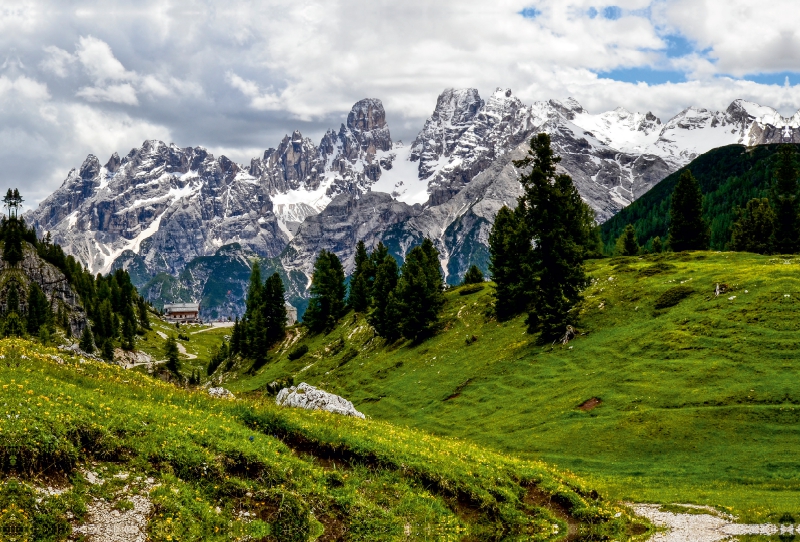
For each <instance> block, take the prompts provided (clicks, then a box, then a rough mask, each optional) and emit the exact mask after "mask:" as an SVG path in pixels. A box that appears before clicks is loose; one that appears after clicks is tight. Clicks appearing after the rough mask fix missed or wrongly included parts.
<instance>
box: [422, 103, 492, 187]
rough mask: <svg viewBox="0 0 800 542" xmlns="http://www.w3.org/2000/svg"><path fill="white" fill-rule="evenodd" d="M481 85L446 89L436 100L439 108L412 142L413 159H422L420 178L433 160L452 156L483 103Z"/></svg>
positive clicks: (425, 175)
mask: <svg viewBox="0 0 800 542" xmlns="http://www.w3.org/2000/svg"><path fill="white" fill-rule="evenodd" d="M483 105H484V102H483V100H482V99H481V97H480V94H478V89H474V88H463V89H452V88H448V89H445V90H444V91H443V92H442V93H441V94H440V95H439V98H438V99H437V100H436V108H435V109H434V110H433V114H431V116H430V118H429V119H428V120H427V121H426V122H425V126H423V128H422V130H421V131H420V133H419V135H417V137H416V139H414V142H413V143H412V144H411V161H412V162H415V161H417V160H419V161H420V164H419V176H420V178H425V177H428V176H429V175H430V174H431V173H432V170H431V167H430V164H429V163H430V162H433V161H436V160H438V159H439V157H440V156H449V155H450V154H451V153H452V152H453V149H454V148H455V145H456V143H457V142H458V139H459V138H460V137H461V136H462V135H463V134H464V132H465V131H467V129H468V128H469V127H470V123H471V122H472V120H473V119H474V118H475V115H477V114H478V111H480V109H481V108H482V107H483Z"/></svg>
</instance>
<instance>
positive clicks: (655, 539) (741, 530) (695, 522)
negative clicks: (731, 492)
mask: <svg viewBox="0 0 800 542" xmlns="http://www.w3.org/2000/svg"><path fill="white" fill-rule="evenodd" d="M628 506H630V507H631V508H632V509H633V511H634V512H636V514H638V515H640V516H642V517H645V518H647V519H649V520H650V521H652V522H653V523H654V524H655V525H658V526H659V527H666V528H667V529H668V530H667V531H666V532H662V533H656V534H655V535H653V536H652V537H651V538H650V540H648V542H720V541H722V540H728V539H730V538H731V537H732V536H742V535H775V534H794V533H796V532H800V526H797V529H798V530H797V531H795V526H793V525H782V526H778V525H773V524H772V523H764V524H747V523H734V522H735V521H736V518H734V517H733V516H729V515H727V514H722V513H720V512H717V511H716V510H714V509H713V508H711V507H705V506H696V505H691V504H682V505H680V506H683V507H685V508H693V509H694V510H696V511H700V510H706V511H708V512H709V513H707V514H704V513H675V512H666V511H663V510H661V507H660V505H658V504H628Z"/></svg>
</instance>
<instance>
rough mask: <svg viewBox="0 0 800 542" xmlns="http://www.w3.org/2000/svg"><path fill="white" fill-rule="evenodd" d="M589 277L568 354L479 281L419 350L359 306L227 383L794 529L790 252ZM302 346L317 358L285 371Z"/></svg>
mask: <svg viewBox="0 0 800 542" xmlns="http://www.w3.org/2000/svg"><path fill="white" fill-rule="evenodd" d="M589 272H590V274H591V276H592V277H593V284H592V285H591V286H590V287H589V288H588V289H587V291H586V292H585V294H586V299H585V302H584V303H583V305H582V306H581V307H580V314H581V319H580V331H581V332H582V333H583V335H581V336H579V337H578V338H577V339H575V340H574V341H572V342H571V343H569V345H567V346H560V345H559V346H555V347H545V348H543V347H540V346H535V341H534V338H533V337H531V336H529V335H527V334H526V333H525V326H524V323H523V317H520V318H518V319H515V320H513V321H510V322H505V323H498V322H496V321H494V320H491V319H489V318H487V317H486V311H487V308H488V307H489V305H490V303H491V288H490V287H489V286H488V285H487V287H486V288H484V289H483V290H482V291H480V292H477V293H472V294H468V295H460V294H461V293H464V291H463V290H458V289H456V290H452V291H450V292H448V293H447V305H446V308H445V313H444V316H443V330H442V331H441V332H440V333H439V334H438V335H437V336H436V337H434V338H432V339H430V340H428V341H426V342H424V343H422V344H419V345H414V344H411V343H403V342H400V343H397V344H393V345H387V344H385V343H384V341H383V340H382V339H380V338H378V337H375V336H374V335H373V332H372V330H371V329H370V328H369V326H367V325H366V324H365V321H364V319H363V318H362V317H361V316H359V315H355V314H352V313H351V314H349V315H348V316H347V317H346V318H344V319H343V320H342V322H341V325H340V326H339V327H338V328H337V329H335V330H334V331H333V332H332V333H330V334H328V335H324V336H323V335H317V336H306V335H305V334H304V333H305V332H304V331H303V330H302V328H299V327H297V328H294V329H293V330H292V331H291V339H290V340H289V341H287V343H285V344H284V345H282V346H281V348H280V349H278V350H277V351H276V352H274V353H273V357H272V361H271V362H270V363H269V364H268V365H267V366H266V367H265V368H264V369H263V370H262V371H261V372H260V373H258V374H256V375H255V376H245V375H241V374H240V375H228V377H226V378H228V379H229V380H228V382H227V383H226V384H225V385H226V386H228V387H230V388H231V389H233V390H235V391H239V392H240V391H246V390H263V387H264V385H265V384H267V383H269V382H271V381H273V380H280V379H287V378H289V377H292V378H293V379H294V381H295V382H300V381H306V382H308V383H311V384H314V385H319V386H321V387H322V388H324V389H326V390H329V391H332V392H335V393H339V394H341V395H343V396H345V397H347V398H348V399H351V400H352V401H353V402H354V403H355V405H356V407H357V408H358V409H360V410H362V411H363V412H364V413H366V414H367V415H369V416H372V417H374V418H375V419H382V420H388V421H391V422H393V423H398V424H401V425H408V426H412V427H416V428H422V429H425V430H429V431H432V432H434V433H437V434H440V435H448V436H457V437H461V438H465V439H468V440H470V441H473V442H476V443H478V444H480V445H484V446H487V447H491V448H494V449H496V450H499V451H502V452H510V453H513V454H515V455H518V456H521V457H526V458H531V459H534V458H535V459H543V460H545V461H548V462H552V463H554V464H556V465H557V466H559V467H561V468H564V469H569V470H571V471H574V472H577V473H579V474H580V475H582V476H586V477H589V479H590V480H592V483H593V484H595V485H596V486H598V487H600V488H602V489H603V491H604V492H605V493H606V494H608V495H609V496H610V497H613V498H616V499H630V500H634V501H639V502H642V501H643V502H674V501H679V502H693V503H698V504H711V505H717V506H723V507H726V508H728V509H730V510H732V511H734V512H735V513H737V514H740V515H741V516H742V518H743V519H748V520H763V519H767V520H769V519H771V520H777V519H778V518H780V517H781V516H783V515H784V514H785V513H788V514H791V515H792V516H793V517H794V518H795V519H796V520H800V463H799V462H798V461H797V459H796V451H797V449H798V448H800V379H799V378H798V376H799V375H800V367H798V360H800V341H798V339H797V338H798V331H800V319H798V317H797V315H798V311H800V259H788V260H787V259H782V258H770V257H765V256H758V255H752V254H744V253H715V252H700V253H679V254H672V253H670V254H663V255H652V256H647V257H642V258H636V257H631V258H615V259H610V260H599V261H593V262H590V263H589ZM717 283H721V284H725V285H727V286H726V288H727V291H726V292H725V293H724V294H723V295H720V296H719V297H715V296H714V289H715V286H716V284H717ZM662 296H663V297H662ZM684 296H685V297H684ZM670 301H672V302H674V303H676V304H674V305H673V306H665V307H663V308H657V307H661V306H663V305H665V304H666V305H669V303H670ZM289 343H291V345H290V344H289ZM299 344H306V345H308V347H309V352H308V353H307V354H306V355H304V356H303V357H301V358H300V359H297V360H295V361H290V360H289V359H288V358H287V352H288V351H290V350H291V349H292V348H295V347H296V346H297V345H299ZM242 369H245V368H242ZM258 393H260V392H257V393H256V395H258ZM587 402H588V403H587ZM581 405H584V407H583V409H582V408H580V407H581ZM592 406H594V408H591V407H592Z"/></svg>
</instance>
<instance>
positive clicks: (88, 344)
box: [78, 326, 94, 354]
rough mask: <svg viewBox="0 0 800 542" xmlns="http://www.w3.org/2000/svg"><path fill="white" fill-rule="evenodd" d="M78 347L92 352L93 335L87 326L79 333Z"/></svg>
mask: <svg viewBox="0 0 800 542" xmlns="http://www.w3.org/2000/svg"><path fill="white" fill-rule="evenodd" d="M78 347H79V348H80V349H81V350H83V351H84V352H88V353H90V354H92V353H94V335H93V334H92V330H91V329H89V326H86V327H84V328H83V333H81V340H80V342H79V343H78Z"/></svg>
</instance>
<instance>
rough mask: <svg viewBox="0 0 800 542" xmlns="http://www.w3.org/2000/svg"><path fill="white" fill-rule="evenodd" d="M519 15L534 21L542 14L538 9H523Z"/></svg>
mask: <svg viewBox="0 0 800 542" xmlns="http://www.w3.org/2000/svg"><path fill="white" fill-rule="evenodd" d="M519 14H520V15H522V16H523V17H525V18H526V19H535V18H536V17H538V16H539V15H541V14H542V12H541V11H539V10H538V9H536V8H533V7H529V8H525V9H523V10H522V11H520V12H519Z"/></svg>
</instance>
